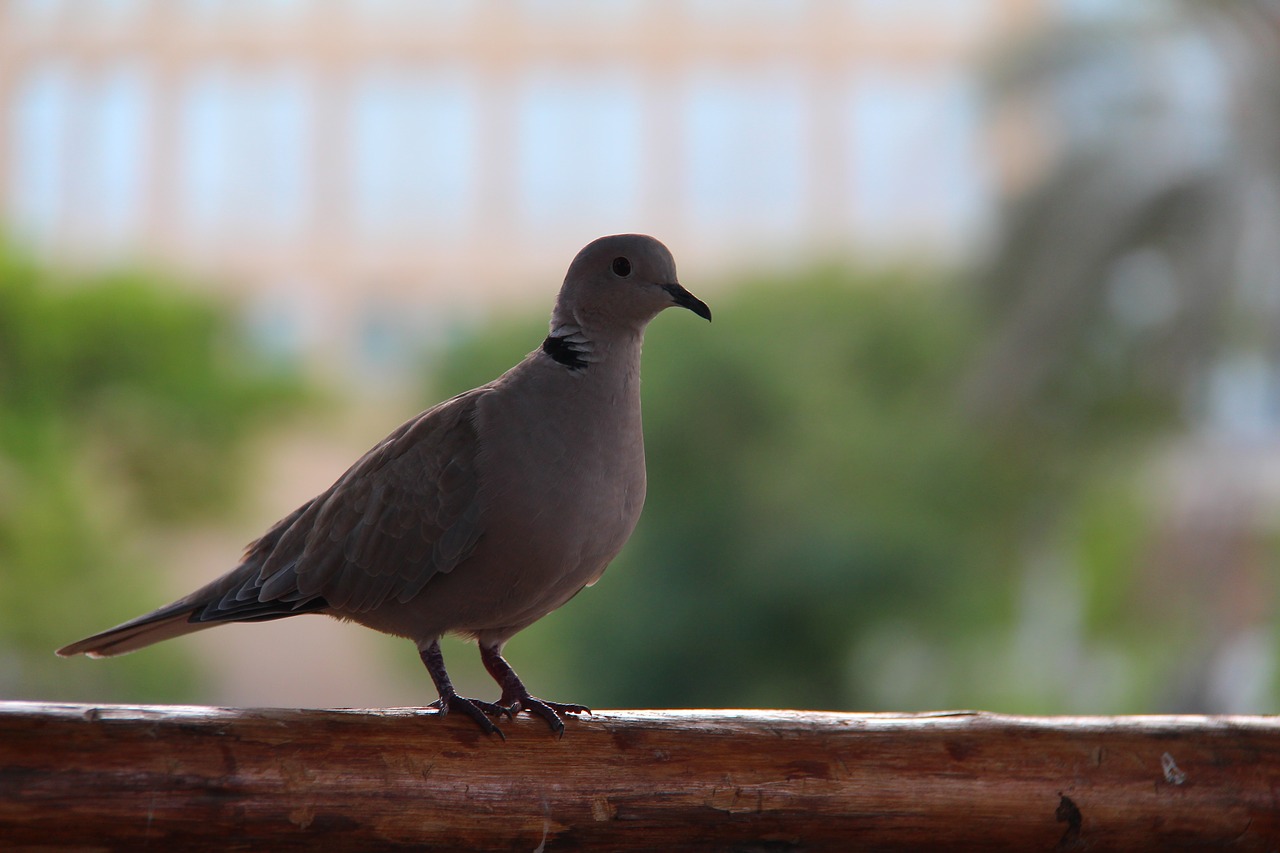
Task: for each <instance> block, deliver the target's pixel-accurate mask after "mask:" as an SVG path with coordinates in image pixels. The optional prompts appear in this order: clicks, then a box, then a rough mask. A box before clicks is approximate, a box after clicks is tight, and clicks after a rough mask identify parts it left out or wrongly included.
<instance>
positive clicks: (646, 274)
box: [552, 234, 711, 329]
mask: <svg viewBox="0 0 1280 853" xmlns="http://www.w3.org/2000/svg"><path fill="white" fill-rule="evenodd" d="M673 305H678V306H680V307H681V308H688V309H689V310H690V311H692V312H693V313H695V314H697V315H698V316H699V317H703V318H705V319H707V320H710V319H711V309H710V308H708V307H707V304H706V303H705V302H703V301H702V300H701V299H698V298H697V297H696V296H694V295H693V294H692V293H690V292H689V291H687V290H685V289H684V287H682V286H681V285H680V282H679V280H678V279H677V278H676V262H675V259H674V258H672V257H671V252H669V251H668V250H667V247H666V246H664V245H662V244H661V243H659V242H658V241H657V240H655V239H653V238H652V237H647V236H645V235H643V234H615V235H613V236H611V237H601V238H600V239H598V240H594V241H592V242H591V243H588V244H587V246H586V247H585V248H584V249H583V250H582V251H581V252H579V253H578V256H577V257H576V258H574V259H573V263H571V264H570V265H569V272H568V273H567V274H566V275H565V278H564V286H563V287H561V288H560V296H559V298H558V299H557V300H556V307H555V312H554V314H553V315H552V325H553V326H555V325H556V324H557V322H560V323H562V324H572V325H575V326H578V327H580V328H588V327H591V328H594V329H608V328H614V329H627V328H631V329H643V328H644V326H645V325H646V324H647V323H648V322H649V321H650V320H652V319H653V318H654V317H656V316H658V314H659V313H660V312H661V311H662V310H663V309H665V308H670V307H672V306H673Z"/></svg>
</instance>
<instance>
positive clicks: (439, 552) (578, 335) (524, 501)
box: [58, 234, 711, 732]
mask: <svg viewBox="0 0 1280 853" xmlns="http://www.w3.org/2000/svg"><path fill="white" fill-rule="evenodd" d="M672 305H678V306H681V307H684V308H688V309H690V310H692V311H693V312H694V313H696V314H698V315H699V316H702V317H705V318H706V319H708V320H710V319H711V312H710V310H709V309H708V308H707V306H706V305H705V304H704V303H703V302H701V301H700V300H698V299H697V298H695V297H694V296H692V295H691V294H690V293H689V292H688V291H687V290H685V289H684V288H683V287H681V286H680V284H679V283H678V282H677V279H676V270H675V262H674V260H673V259H672V257H671V254H670V252H668V251H667V249H666V247H665V246H663V245H662V244H661V243H659V242H658V241H657V240H654V239H653V238H651V237H646V236H642V235H636V234H623V235H616V236H612V237H602V238H600V239H599V240H596V241H594V242H593V243H591V244H589V245H588V246H587V247H586V248H584V249H583V250H582V251H581V252H579V253H578V256H577V257H576V258H575V259H574V261H573V263H572V264H571V265H570V267H569V271H568V274H567V275H566V276H565V280H564V284H563V286H562V287H561V290H560V295H559V297H558V299H557V300H556V304H555V308H554V310H553V312H552V317H551V332H550V334H549V335H548V336H547V338H546V340H545V341H544V342H543V344H542V346H541V347H539V348H538V349H535V350H534V351H533V352H531V353H529V355H528V356H526V357H525V359H524V360H523V361H521V362H520V363H519V364H517V365H516V366H515V367H513V368H511V369H510V370H508V371H507V372H506V373H504V374H503V375H502V376H500V377H499V378H497V379H495V380H494V381H493V382H490V383H489V384H487V385H483V386H481V387H479V388H476V389H474V390H471V391H467V392H465V393H463V394H459V395H458V396H456V397H453V398H452V399H449V400H446V401H444V402H443V403H440V404H439V405H437V406H435V407H433V408H431V409H428V410H427V411H426V412H423V413H422V414H420V415H418V416H417V417H414V418H412V419H411V420H409V421H408V422H406V423H405V424H403V425H402V426H400V427H399V428H398V429H397V430H395V432H393V433H391V435H389V436H388V437H387V438H385V439H384V440H383V441H382V442H380V443H379V444H378V445H377V446H376V447H374V448H373V449H372V450H370V451H369V452H368V453H366V454H365V455H364V456H363V457H361V458H360V459H359V460H358V461H357V462H356V463H355V464H354V465H353V466H351V468H350V469H349V470H348V471H347V472H346V473H345V474H343V475H342V476H341V477H340V478H339V479H338V481H337V482H335V483H334V484H333V485H332V486H331V487H330V488H329V489H328V490H326V491H325V492H324V493H323V494H321V495H319V496H317V497H315V498H313V499H312V500H310V501H308V502H307V503H305V504H303V505H302V506H300V507H299V508H298V509H296V510H294V512H292V513H291V514H290V515H288V516H287V517H285V518H284V519H282V520H281V521H279V522H277V523H276V525H275V526H274V527H272V528H271V529H270V530H268V531H267V533H266V534H265V535H264V536H262V538H260V539H258V540H257V541H256V542H254V543H252V544H251V545H250V546H249V547H248V549H247V550H246V551H245V554H244V557H243V558H242V561H241V563H240V565H239V566H237V567H236V568H235V569H233V570H231V571H230V572H229V573H227V574H226V575H223V576H222V577H220V578H218V579H217V580H215V581H213V582H212V583H210V584H208V585H207V586H205V587H203V588H201V589H199V590H197V591H196V592H193V593H191V594H190V595H188V596H186V597H184V598H182V599H179V600H178V601H175V602H174V603H172V604H169V605H167V606H165V607H162V608H160V609H159V610H156V611H154V612H152V613H149V614H147V615H145V616H140V617H138V618H137V619H133V620H131V621H129V622H126V623H124V624H122V625H119V626H117V627H115V628H112V629H110V630H108V631H104V632H102V633H100V634H96V635H94V636H92V637H89V638H87V639H84V640H81V641H79V642H77V643H72V644H71V645H69V646H66V647H65V648H62V649H59V650H58V654H60V655H63V656H69V655H74V654H80V653H84V654H87V655H89V656H90V657H110V656H112V655H118V654H123V653H125V652H130V651H134V650H135V649H139V648H142V647H144V646H148V645H150V644H152V643H155V642H158V641H160V640H165V639H169V638H171V637H176V636H180V635H182V634H188V633H191V632H193V631H199V630H203V629H205V628H210V627H213V626H216V625H220V624H223V623H226V622H253V621H263V620H269V619H279V618H283V617H287V616H294V615H298V614H302V613H324V614H327V615H330V616H334V617H337V618H340V619H348V620H351V621H353V622H358V623H360V624H362V625H367V626H368V627H370V628H374V629H376V630H379V631H383V632H386V633H389V634H395V635H398V636H402V637H407V638H409V639H411V640H413V641H414V642H415V643H416V644H417V645H418V648H419V652H420V654H421V656H422V659H423V662H424V663H425V664H426V666H427V669H428V671H429V672H430V673H431V676H432V679H433V681H434V682H435V684H436V688H437V690H438V691H439V693H440V697H441V698H440V700H439V701H438V702H436V703H435V704H436V706H437V707H439V708H440V710H441V712H442V713H447V712H449V711H462V712H463V713H466V714H467V715H469V716H470V717H472V719H474V720H475V721H476V722H477V723H478V724H480V726H481V727H482V728H484V729H485V730H486V731H490V732H496V731H498V729H497V728H496V727H495V726H494V725H493V723H492V722H491V721H490V720H489V716H496V715H498V714H505V715H507V716H510V715H512V714H514V713H516V712H518V711H521V710H526V711H531V712H533V713H536V714H538V715H540V716H542V717H543V718H544V719H546V720H547V722H548V723H549V724H550V725H551V726H552V728H553V729H556V730H557V731H562V730H563V723H562V722H561V721H560V718H559V716H558V714H557V711H568V712H579V711H586V709H585V708H584V707H582V706H578V705H561V704H557V703H551V702H543V701H542V700H538V699H535V698H534V697H532V696H530V695H529V694H528V691H526V690H525V689H524V685H523V684H521V683H520V680H519V678H518V677H516V674H515V672H514V671H513V670H511V668H510V666H508V665H507V664H506V662H505V661H504V660H503V659H502V657H501V650H502V647H503V645H504V644H505V643H506V641H507V640H508V639H510V638H511V637H512V636H513V635H514V634H516V633H517V632H518V631H520V630H521V629H523V628H525V627H527V626H529V625H530V624H532V623H533V622H535V621H537V620H538V619H540V618H541V617H543V616H545V615H546V614H547V613H550V612H551V611H552V610H555V609H556V608H557V607H559V606H560V605H562V604H564V603H565V602H566V601H568V600H569V599H570V598H572V597H573V596H574V595H576V594H577V593H578V592H579V591H580V590H581V589H582V588H583V587H584V586H590V585H591V584H592V583H594V582H595V581H596V580H597V579H599V577H600V575H601V574H602V573H603V572H604V570H605V567H606V566H607V565H608V564H609V562H610V561H611V560H612V559H613V558H614V556H616V555H617V553H618V551H619V550H620V549H621V548H622V546H623V543H625V542H626V540H627V538H628V537H629V536H630V535H631V531H632V529H633V528H634V527H635V524H636V521H637V520H638V518H639V516H640V509H641V507H642V505H643V503H644V496H645V465H644V441H643V436H642V433H641V425H640V347H641V341H642V337H643V334H644V329H645V326H646V325H647V324H648V323H649V321H650V320H652V319H653V318H654V317H655V316H657V314H658V313H659V312H661V311H662V310H663V309H665V308H668V307H670V306H672ZM450 633H452V634H459V635H463V636H467V637H471V638H474V639H475V640H476V641H477V642H478V643H479V646H480V652H481V657H482V660H483V661H484V663H485V666H486V668H487V669H488V671H489V672H490V673H491V674H492V675H493V677H494V678H495V680H497V681H498V683H499V685H500V686H501V687H502V697H501V698H500V699H499V700H498V702H497V703H486V702H479V701H477V700H471V699H464V698H462V697H460V696H458V695H457V694H456V692H454V691H453V687H452V684H451V683H450V682H449V678H448V675H447V673H446V672H445V669H444V663H443V660H442V659H441V657H440V651H439V646H438V641H439V638H440V637H441V636H443V635H444V634H450Z"/></svg>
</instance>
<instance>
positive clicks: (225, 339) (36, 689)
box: [0, 245, 304, 699]
mask: <svg viewBox="0 0 1280 853" xmlns="http://www.w3.org/2000/svg"><path fill="white" fill-rule="evenodd" d="M248 361H249V359H248V358H246V356H245V354H244V347H243V346H242V344H241V342H239V341H238V340H237V339H236V338H235V336H234V334H233V323H232V322H231V318H230V316H229V315H228V314H227V313H226V312H225V311H224V310H222V309H221V308H219V307H217V306H215V305H214V304H213V303H212V302H210V301H208V300H205V299H201V298H197V297H194V296H191V295H190V294H189V293H188V292H186V291H184V290H182V289H179V288H177V287H175V286H173V285H172V284H170V283H169V282H166V281H163V280H160V279H156V278H154V277H150V276H147V275H144V274H140V273H116V274H110V275H105V276H86V277H81V278H76V279H61V278H58V277H56V276H55V275H54V274H53V273H51V272H50V271H48V270H46V269H44V268H42V267H40V266H38V265H37V264H35V263H34V262H33V261H32V260H31V259H29V258H27V257H25V256H23V255H22V254H20V253H19V252H17V251H15V250H13V249H12V248H8V247H4V246H3V245H0V571H2V572H3V583H2V584H0V647H2V648H4V649H5V656H6V658H7V660H6V664H7V665H6V667H5V668H4V671H3V674H0V695H14V694H16V693H26V694H28V695H32V696H38V697H39V698H45V699H48V698H58V697H60V696H69V695H72V694H76V695H82V696H89V695H92V696H93V697H94V698H97V699H102V698H105V696H109V695H111V694H113V693H114V694H116V695H120V696H124V695H131V696H137V695H138V694H139V693H144V694H145V695H150V696H154V697H156V698H163V697H171V696H178V695H182V693H183V691H184V688H185V687H186V686H187V681H186V677H185V670H183V669H182V668H181V667H179V666H178V665H177V663H178V658H177V657H176V654H175V653H172V652H160V653H158V654H156V655H149V656H146V657H145V659H144V658H141V657H140V658H138V659H137V660H136V661H134V660H133V659H128V660H126V661H124V662H122V663H121V664H120V665H119V666H118V667H114V668H112V670H111V672H110V673H109V674H107V673H106V672H105V671H104V670H103V669H102V668H96V669H95V668H92V667H88V668H82V667H81V666H80V665H79V663H78V662H67V663H66V664H64V665H63V666H61V667H58V668H56V669H55V668H51V667H49V666H46V665H39V666H37V665H33V664H32V663H30V662H31V661H40V662H41V663H43V662H44V661H45V660H46V659H47V657H46V656H48V655H50V654H51V653H52V650H53V649H54V648H56V647H58V646H60V645H62V644H64V643H66V642H69V641H70V640H73V639H75V637H74V636H72V635H71V634H73V633H75V632H76V631H78V630H83V631H85V632H86V633H87V632H88V631H89V630H91V629H94V628H105V627H107V625H105V624H102V623H103V618H104V617H103V614H104V613H110V612H129V611H130V610H131V609H136V602H137V601H138V600H139V595H138V591H137V590H136V588H135V587H136V585H138V584H139V583H140V582H141V578H142V577H144V574H143V571H142V569H143V567H144V566H145V561H144V559H143V558H142V555H140V554H133V553H131V550H133V549H134V548H136V547H137V545H136V543H137V542H138V541H139V539H140V537H142V536H145V535H146V534H147V533H148V532H151V533H154V532H156V531H159V530H161V529H163V528H164V527H165V526H167V525H172V524H173V523H175V522H178V521H181V520H184V519H190V518H192V517H193V516H195V515H197V514H198V515H202V516H203V515H205V514H207V513H209V512H212V511H215V510H218V509H222V508H224V507H226V506H227V504H228V501H229V500H230V499H231V498H233V497H234V496H235V495H236V493H237V490H238V488H239V487H240V486H241V485H242V483H241V478H240V474H241V472H242V470H243V468H242V466H241V465H239V464H237V463H238V462H240V461H241V460H240V459H239V458H238V456H237V454H238V453H239V452H240V450H241V449H242V447H243V445H244V442H245V439H246V437H247V436H248V435H249V433H250V431H251V430H252V429H253V428H254V427H255V426H256V425H258V424H260V423H261V422H262V420H263V418H264V417H265V416H268V415H270V414H273V413H277V412H280V411H282V410H283V409H284V408H287V407H291V406H296V405H298V404H299V403H300V402H302V400H303V399H304V397H303V394H302V390H301V386H300V385H299V384H298V382H297V381H296V380H295V379H293V378H291V377H289V376H285V375H280V376H264V375H260V374H257V373H254V372H253V371H251V370H250V369H249V368H248V367H247V364H248ZM117 602H118V604H117ZM130 604H132V605H133V606H132V607H131V606H130ZM69 632H70V633H69ZM108 678H110V682H107V680H106V679H108ZM95 679H96V680H99V681H95ZM104 694H105V695H104Z"/></svg>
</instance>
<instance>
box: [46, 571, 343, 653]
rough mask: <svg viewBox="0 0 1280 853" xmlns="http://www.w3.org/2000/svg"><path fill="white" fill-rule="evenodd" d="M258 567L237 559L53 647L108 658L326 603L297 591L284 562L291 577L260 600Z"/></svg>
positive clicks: (320, 607) (313, 609)
mask: <svg viewBox="0 0 1280 853" xmlns="http://www.w3.org/2000/svg"><path fill="white" fill-rule="evenodd" d="M259 568H260V561H252V560H251V561H249V562H245V563H242V564H241V565H240V566H239V567H238V568H236V569H235V570H233V571H231V572H228V573H227V574H225V575H223V576H222V577H220V578H218V579H217V580H215V581H213V582H212V583H210V584H208V585H206V586H204V587H203V588H201V589H198V590H196V591H195V592H193V593H191V594H190V595H188V596H186V597H185V598H181V599H179V600H178V601H175V602H173V603H172V604H166V605H165V606H164V607H161V608H160V609H159V610H153V611H152V612H150V613H148V614H146V615H144V616H139V617H138V618H137V619H130V620H129V621H128V622H125V623H123V624H121V625H117V626H115V627H114V628H109V629H107V630H106V631H103V632H101V633H98V634H94V635H93V636H92V637H86V638H84V639H83V640H80V641H79V642H75V643H72V644H71V645H69V646H63V647H62V648H60V649H58V654H59V655H61V656H62V657H71V656H72V655H79V654H84V655H88V656H89V657H91V658H109V657H114V656H116V655H122V654H125V653H126V652H132V651H136V650H138V649H141V648H143V647H145V646H149V645H151V644H152V643H158V642H160V641H161V640H169V639H172V638H174V637H181V636H182V635H183V634H191V633H194V632H196V631H203V630H204V629H205V628H212V627H214V626H215V625H221V624H224V623H226V622H266V621H269V620H272V619H284V618H286V617H289V616H298V615H300V614H303V613H317V612H323V611H325V610H327V609H328V607H329V604H328V602H327V601H325V599H323V598H321V597H320V596H315V595H313V596H304V595H301V594H299V593H298V591H297V578H296V575H294V574H293V572H292V567H291V566H286V569H288V570H289V571H288V577H289V578H290V579H292V580H291V583H290V584H289V585H287V586H285V587H282V588H281V589H280V590H277V593H278V596H277V597H275V598H270V599H267V600H266V601H263V600H261V599H260V598H259V591H260V589H261V587H262V579H261V577H260V575H259Z"/></svg>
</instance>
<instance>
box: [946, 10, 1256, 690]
mask: <svg viewBox="0 0 1280 853" xmlns="http://www.w3.org/2000/svg"><path fill="white" fill-rule="evenodd" d="M997 69H998V70H997V73H996V74H995V75H994V77H993V82H994V85H993V95H994V102H995V106H996V113H997V116H998V118H997V125H1000V126H1005V127H1011V126H1014V125H1017V126H1020V127H1021V128H1022V131H1021V134H1020V136H1021V138H1022V140H1023V142H1024V147H1029V148H1034V149H1038V150H1039V151H1040V153H1041V155H1042V156H1043V158H1044V160H1045V163H1046V166H1045V168H1044V170H1043V176H1042V177H1041V179H1040V180H1039V181H1038V182H1036V183H1035V184H1033V185H1032V186H1030V187H1029V188H1028V189H1027V190H1025V191H1024V192H1021V193H1019V194H1018V195H1017V196H1016V197H1014V198H1013V199H1012V200H1011V203H1010V204H1009V206H1008V208H1007V210H1006V211H1005V213H1006V215H1005V221H1006V227H1005V228H1004V233H1003V235H1002V237H1001V240H1000V243H999V246H998V249H997V251H996V252H995V253H994V256H993V260H992V262H991V263H990V264H989V265H987V266H986V268H984V269H983V270H982V271H981V274H980V275H979V276H978V281H979V282H980V289H981V290H982V292H983V294H984V302H985V305H986V306H987V308H986V310H987V312H988V313H989V314H990V315H991V317H992V319H993V323H992V328H991V332H990V335H989V339H988V341H987V344H986V345H985V347H984V352H983V354H982V356H981V357H980V358H979V359H977V360H976V361H975V362H974V367H973V369H972V371H971V372H970V374H969V376H968V377H967V378H966V380H965V386H964V388H965V390H964V394H965V400H966V404H967V408H968V410H969V411H970V412H971V413H973V415H974V416H975V417H976V418H978V419H979V420H981V421H984V422H989V423H997V422H1002V421H1005V420H1007V419H1009V418H1015V419H1023V420H1025V419H1027V418H1033V417H1034V418H1038V419H1042V420H1053V421H1056V422H1057V423H1059V424H1061V425H1063V426H1064V427H1065V428H1076V427H1077V425H1079V424H1081V423H1082V419H1083V422H1086V423H1087V424H1089V428H1091V429H1108V430H1111V431H1112V432H1113V433H1116V434H1117V438H1118V437H1120V436H1119V434H1121V433H1126V432H1127V433H1129V434H1130V435H1131V437H1132V438H1133V439H1134V442H1133V444H1132V447H1133V449H1134V450H1135V451H1141V452H1143V455H1144V457H1145V458H1147V459H1148V462H1149V463H1150V464H1149V465H1148V469H1147V472H1146V473H1147V478H1148V481H1149V482H1150V481H1151V480H1153V479H1154V476H1155V475H1153V469H1154V470H1155V471H1156V472H1157V474H1158V476H1159V479H1158V480H1157V481H1156V482H1158V483H1159V485H1158V487H1157V488H1158V492H1157V489H1156V488H1152V489H1150V490H1149V493H1148V502H1149V503H1150V504H1152V505H1153V506H1152V508H1151V512H1153V513H1154V514H1155V515H1156V516H1157V517H1156V518H1154V519H1153V520H1152V521H1151V522H1150V524H1149V527H1150V528H1151V529H1149V530H1148V535H1147V536H1146V540H1145V541H1139V542H1137V543H1136V546H1137V553H1136V554H1135V557H1134V561H1133V563H1132V564H1130V565H1128V566H1124V567H1122V575H1123V576H1124V577H1126V578H1129V579H1130V580H1131V581H1132V588H1131V589H1130V592H1129V594H1128V595H1127V596H1126V597H1124V598H1123V599H1120V601H1123V607H1124V609H1125V613H1126V616H1127V620H1126V621H1127V622H1128V623H1129V624H1130V626H1131V639H1133V640H1134V642H1137V640H1136V638H1137V637H1138V636H1142V637H1145V643H1144V645H1145V646H1146V648H1147V650H1148V656H1149V657H1150V658H1151V659H1152V661H1159V663H1158V664H1154V665H1151V666H1148V667H1146V671H1147V672H1148V673H1157V672H1158V673H1160V675H1161V677H1160V678H1159V679H1157V680H1158V681H1159V682H1161V685H1160V686H1159V687H1157V688H1155V692H1154V693H1153V695H1152V699H1151V703H1152V705H1153V706H1155V707H1160V708H1163V709H1169V710H1182V711H1203V712H1229V711H1241V710H1255V711H1261V710H1273V707H1272V706H1271V703H1272V702H1274V701H1275V698H1276V695H1275V691H1276V688H1277V687H1278V686H1280V685H1278V684H1277V680H1276V679H1277V675H1278V671H1280V634H1278V633H1277V631H1276V619H1275V616H1274V607H1275V577H1274V565H1275V562H1276V558H1277V554H1276V551H1275V547H1274V542H1275V538H1276V537H1275V532H1276V530H1277V522H1276V519H1277V515H1278V513H1280V501H1277V499H1276V497H1275V495H1276V494H1277V483H1276V478H1275V475H1274V474H1273V473H1272V472H1273V471H1274V470H1275V465H1276V463H1277V462H1280V457H1277V452H1276V450H1275V448H1276V447H1277V446H1280V242H1278V241H1277V240H1276V234H1277V232H1280V11H1277V8H1276V5H1275V4H1274V3H1272V2H1268V0H1232V2H1224V3H1207V4H1206V3H1195V2H1164V3H1151V4H1132V5H1130V6H1122V5H1117V6H1116V7H1114V10H1113V12H1112V14H1110V15H1105V16H1102V17H1100V18H1099V19H1096V20H1094V21H1092V22H1090V23H1089V24H1088V25H1086V26H1077V27H1070V28H1067V29H1066V30H1065V31H1064V30H1061V29H1058V30H1053V31H1050V32H1047V33H1045V34H1044V36H1043V38H1040V39H1037V40H1032V41H1030V42H1028V43H1027V44H1025V45H1024V46H1023V48H1022V49H1021V50H1016V51H1013V52H1011V54H1010V55H1009V56H1007V57H1006V58H1005V61H1004V62H1003V63H999V64H998V65H997ZM1174 417H1178V418H1180V419H1182V425H1183V429H1182V431H1181V434H1180V437H1179V439H1178V440H1176V441H1172V442H1169V443H1167V444H1166V445H1164V446H1162V447H1160V448H1159V454H1156V453H1155V450H1156V448H1152V447H1150V446H1149V444H1147V443H1144V442H1145V440H1146V439H1147V438H1148V437H1149V430H1148V428H1149V427H1150V426H1152V425H1153V423H1155V422H1160V421H1170V420H1171V419H1172V418H1174ZM1156 464H1159V465H1160V467H1159V468H1155V465H1156ZM1092 517H1093V518H1094V520H1095V521H1100V520H1101V519H1100V517H1099V516H1098V514H1097V513H1094V514H1092ZM1082 532H1083V531H1082ZM1130 538H1132V537H1130ZM1075 545H1076V548H1075V549H1074V550H1077V551H1078V550H1080V549H1088V548H1089V547H1090V543H1089V541H1088V540H1087V539H1081V540H1079V541H1078V542H1076V543H1075ZM1053 547H1055V548H1056V549H1057V551H1058V553H1059V556H1060V557H1061V559H1060V560H1059V561H1058V563H1057V565H1058V569H1057V570H1056V571H1057V573H1058V574H1059V576H1060V577H1066V576H1069V575H1071V574H1072V573H1079V574H1080V575H1081V576H1090V574H1091V572H1090V570H1089V568H1088V566H1087V565H1085V564H1082V563H1080V562H1079V560H1078V559H1077V556H1076V555H1075V554H1073V553H1071V552H1072V550H1073V549H1071V548H1068V547H1067V545H1066V544H1065V543H1059V544H1058V545H1057V546H1053ZM1093 577H1094V579H1095V580H1096V579H1098V576H1097V575H1096V574H1094V575H1093ZM1113 606H1114V605H1113ZM1170 625H1176V626H1177V628H1176V630H1172V629H1170V627H1169V626H1170Z"/></svg>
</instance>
